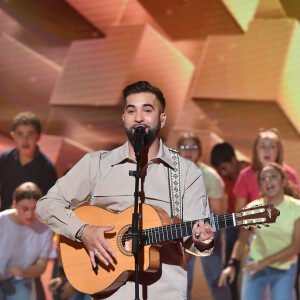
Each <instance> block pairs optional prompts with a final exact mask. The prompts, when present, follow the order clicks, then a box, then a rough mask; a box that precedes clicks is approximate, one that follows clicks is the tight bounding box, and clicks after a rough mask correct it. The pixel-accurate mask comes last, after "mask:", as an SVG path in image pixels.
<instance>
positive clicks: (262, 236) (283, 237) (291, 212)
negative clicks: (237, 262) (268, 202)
mask: <svg viewBox="0 0 300 300" xmlns="http://www.w3.org/2000/svg"><path fill="white" fill-rule="evenodd" d="M258 204H264V200H263V198H261V199H258V200H254V201H252V202H251V203H250V204H249V205H248V207H251V206H253V205H258ZM276 208H277V209H278V210H279V211H280V215H279V216H278V217H277V219H276V222H275V223H272V224H270V227H263V226H262V228H261V229H257V230H256V231H255V234H254V238H253V241H252V244H251V247H250V256H251V257H252V258H253V259H254V260H261V259H264V258H266V257H268V256H270V255H272V254H275V253H277V252H279V251H280V250H282V249H284V248H286V247H288V246H289V245H290V244H291V243H292V238H293V232H294V223H295V221H296V220H297V219H298V218H299V217H300V201H299V200H296V199H294V198H292V197H290V196H287V195H284V198H283V201H282V202H281V203H280V204H279V205H278V206H276ZM294 261H295V259H294V257H291V258H290V259H289V260H287V261H285V262H276V263H274V264H271V265H270V266H269V267H272V268H275V269H280V270H288V269H289V268H290V267H291V264H292V263H293V262H294Z"/></svg>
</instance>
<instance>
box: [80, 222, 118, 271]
mask: <svg viewBox="0 0 300 300" xmlns="http://www.w3.org/2000/svg"><path fill="white" fill-rule="evenodd" d="M114 227H115V225H111V226H90V225H87V226H85V227H84V229H83V232H82V236H81V240H82V242H83V244H84V246H85V247H86V249H87V251H88V253H89V255H90V259H91V262H92V265H93V267H94V268H96V261H95V255H96V257H97V258H98V259H99V261H101V262H102V263H104V264H105V265H106V266H108V265H109V264H113V259H112V257H115V256H116V255H115V253H114V251H113V249H112V248H111V247H110V245H109V244H108V242H107V241H106V239H105V236H104V233H105V232H108V231H111V230H113V229H114Z"/></svg>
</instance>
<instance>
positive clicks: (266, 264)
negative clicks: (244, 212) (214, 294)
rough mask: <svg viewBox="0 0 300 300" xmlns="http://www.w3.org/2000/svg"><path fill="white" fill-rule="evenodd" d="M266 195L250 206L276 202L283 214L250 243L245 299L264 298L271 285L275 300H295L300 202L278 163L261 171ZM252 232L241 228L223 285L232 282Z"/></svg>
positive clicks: (245, 280) (221, 278)
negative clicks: (288, 193) (289, 193)
mask: <svg viewBox="0 0 300 300" xmlns="http://www.w3.org/2000/svg"><path fill="white" fill-rule="evenodd" d="M257 178H258V182H259V185H260V188H261V191H262V193H263V198H261V199H258V200H255V201H253V202H251V203H250V204H249V205H248V206H249V207H251V206H254V205H258V204H269V203H272V204H274V206H275V207H276V208H277V209H279V211H280V216H279V217H278V218H277V220H276V223H274V224H272V225H271V226H270V227H263V228H261V229H259V230H256V231H255V233H254V237H253V240H252V243H251V245H250V251H249V256H248V258H247V260H246V263H245V266H244V269H243V271H244V272H243V280H242V291H241V293H242V300H259V299H262V296H263V294H264V290H265V288H266V286H267V285H268V284H270V287H271V297H272V300H279V299H281V300H288V299H292V293H293V287H294V282H295V277H296V264H295V261H296V259H297V258H296V256H297V254H298V253H299V252H300V201H299V200H296V199H294V198H293V197H291V196H288V195H287V194H286V191H287V190H286V186H285V183H286V175H285V171H284V169H283V168H282V166H280V165H279V164H277V163H270V164H267V165H265V166H264V167H263V168H262V169H261V170H260V171H259V172H258V176H257ZM250 236H251V232H250V231H248V230H245V229H241V230H240V234H239V238H238V240H237V242H236V243H235V245H234V248H233V251H232V254H231V259H230V260H229V263H228V265H227V267H226V268H225V269H224V270H223V272H222V274H221V277H220V280H219V285H220V286H223V285H226V284H227V280H229V282H232V280H233V278H234V275H235V266H236V265H237V264H239V261H240V259H241V258H242V256H243V253H244V251H245V248H246V246H247V245H248V241H249V238H250Z"/></svg>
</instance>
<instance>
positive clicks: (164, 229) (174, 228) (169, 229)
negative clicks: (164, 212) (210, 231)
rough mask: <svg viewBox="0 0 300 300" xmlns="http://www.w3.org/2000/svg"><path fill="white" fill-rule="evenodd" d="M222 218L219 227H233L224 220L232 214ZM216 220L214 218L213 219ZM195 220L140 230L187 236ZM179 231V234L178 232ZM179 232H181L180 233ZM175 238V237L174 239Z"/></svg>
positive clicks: (126, 237)
mask: <svg viewBox="0 0 300 300" xmlns="http://www.w3.org/2000/svg"><path fill="white" fill-rule="evenodd" d="M223 219H224V220H219V222H218V227H219V228H220V227H221V228H226V227H234V225H233V223H232V224H229V226H226V225H227V223H228V222H226V220H227V221H228V220H229V219H231V220H232V216H231V217H230V218H223ZM206 221H207V223H209V224H210V220H209V219H206ZM215 221H216V220H215ZM196 222H197V220H194V221H187V222H184V225H183V226H181V225H182V224H183V223H178V224H170V225H165V226H161V227H153V228H147V229H144V230H142V233H143V232H145V231H148V232H147V234H146V236H147V237H150V238H152V237H156V236H157V235H164V234H166V235H171V236H173V235H176V236H178V235H179V236H180V237H181V236H189V235H191V232H190V231H192V228H191V226H193V225H194V224H195V223H196ZM259 223H260V222H256V223H255V224H259ZM243 225H244V226H248V224H243ZM239 226H242V225H239ZM219 228H218V229H219ZM187 230H188V231H189V232H190V234H184V235H183V234H182V231H185V232H186V231H187ZM178 233H179V234H178ZM180 233H181V234H180ZM122 238H123V240H124V241H127V240H130V239H132V234H123V235H122ZM176 238H178V237H176ZM176 238H175V239H176Z"/></svg>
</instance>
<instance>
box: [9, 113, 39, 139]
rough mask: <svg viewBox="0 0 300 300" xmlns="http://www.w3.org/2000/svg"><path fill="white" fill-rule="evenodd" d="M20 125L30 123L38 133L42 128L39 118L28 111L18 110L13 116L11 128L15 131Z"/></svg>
mask: <svg viewBox="0 0 300 300" xmlns="http://www.w3.org/2000/svg"><path fill="white" fill-rule="evenodd" d="M20 125H32V126H33V127H34V128H35V129H36V131H37V132H38V133H39V134H40V133H41V130H42V125H41V121H40V119H39V118H38V117H37V116H36V115H35V114H33V113H32V112H30V111H24V112H20V113H19V114H17V115H16V116H15V117H14V119H13V124H12V130H13V131H15V130H16V129H17V127H18V126H20Z"/></svg>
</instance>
